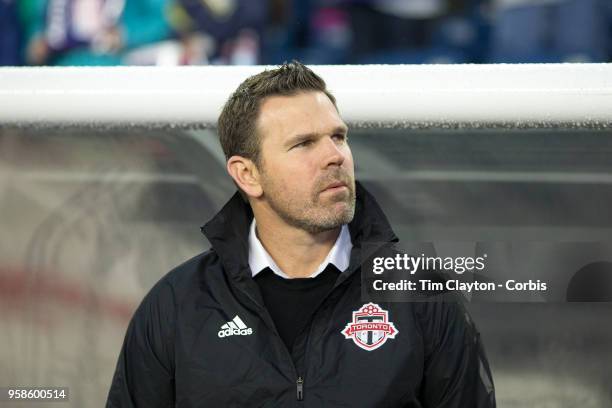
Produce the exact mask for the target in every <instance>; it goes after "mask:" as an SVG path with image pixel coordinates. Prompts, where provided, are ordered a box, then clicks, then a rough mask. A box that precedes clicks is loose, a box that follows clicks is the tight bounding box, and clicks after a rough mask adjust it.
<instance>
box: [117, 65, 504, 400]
mask: <svg viewBox="0 0 612 408" xmlns="http://www.w3.org/2000/svg"><path fill="white" fill-rule="evenodd" d="M218 131H219V136H220V140H221V144H222V146H223V149H224V152H225V155H226V157H227V170H228V172H229V174H230V176H231V177H232V179H233V181H234V182H235V183H236V185H237V187H238V188H239V190H240V192H239V193H236V194H235V195H234V197H232V199H231V200H230V201H229V202H228V203H227V204H226V205H225V207H224V208H223V209H222V210H221V211H220V212H219V213H218V214H217V215H216V216H215V217H214V218H213V219H212V220H211V221H209V222H208V223H207V224H206V225H205V226H204V227H203V232H204V234H206V236H207V237H208V239H209V240H210V242H211V244H212V249H211V250H209V251H207V252H205V253H203V254H201V255H198V256H197V257H195V258H193V259H191V260H189V261H187V262H186V263H184V264H183V265H181V266H179V267H178V268H176V269H175V270H173V271H171V272H170V273H169V274H168V275H166V276H165V277H164V278H163V279H162V280H161V281H160V282H159V283H157V284H156V285H155V287H154V288H153V289H152V290H151V292H150V293H149V294H148V295H147V296H146V297H145V299H144V300H143V302H142V304H141V305H140V307H139V308H138V310H137V311H136V313H135V315H134V317H133V319H132V322H131V323H130V326H129V328H128V331H127V334H126V338H125V342H124V345H123V349H122V351H121V355H120V357H119V362H118V364H117V370H116V372H115V376H114V379H113V383H112V386H111V389H110V392H109V397H108V403H107V406H109V407H133V406H138V407H166V406H174V405H176V406H178V407H209V406H210V407H213V406H214V407H226V406H268V407H272V406H274V407H277V406H278V407H288V406H310V407H320V406H349V407H375V406H376V407H395V406H398V407H399V406H401V407H414V408H416V407H457V408H459V407H461V408H471V407H494V406H495V401H494V391H493V385H492V382H491V379H490V374H489V369H488V365H487V362H486V359H485V358H484V354H483V353H482V348H481V347H480V342H479V337H478V333H477V331H476V330H475V329H474V327H473V326H472V324H471V323H470V322H469V321H468V320H467V315H466V314H465V312H464V311H463V309H462V308H461V307H460V305H458V304H457V303H441V302H420V303H392V302H387V303H383V302H380V303H379V304H374V303H369V302H364V301H362V299H361V268H360V259H361V256H360V250H361V248H363V247H364V246H365V245H369V246H372V245H373V246H376V245H380V246H381V247H382V246H383V245H384V244H388V243H393V242H396V241H397V237H396V236H395V234H394V233H393V231H392V230H391V227H390V226H389V223H388V221H387V219H386V217H385V216H384V214H383V213H382V211H381V209H380V207H379V206H378V204H377V203H376V201H375V200H374V198H373V197H372V196H371V195H370V194H369V193H368V192H367V191H366V190H365V189H364V188H363V187H362V186H361V185H360V184H359V183H355V180H354V167H353V157H352V154H351V150H350V148H349V145H348V140H347V126H346V125H345V123H344V122H343V121H342V119H341V118H340V116H339V113H338V110H337V108H336V104H335V99H334V97H333V96H332V95H331V94H330V93H329V92H328V91H327V89H326V87H325V83H324V81H323V80H322V79H321V78H320V77H318V76H317V75H316V74H314V73H313V72H312V71H311V70H309V69H308V68H306V67H305V66H303V65H301V64H300V63H297V62H294V63H291V64H286V65H283V66H281V67H280V68H278V69H275V70H271V71H265V72H262V73H260V74H258V75H255V76H253V77H250V78H248V79H247V80H246V81H244V82H243V83H242V84H241V85H240V86H239V87H238V89H237V90H236V91H235V92H234V93H233V94H232V96H231V97H230V99H229V100H228V101H227V103H226V104H225V107H224V108H223V111H222V113H221V115H220V118H219V123H218ZM374 327H375V328H376V329H373V328H374ZM363 328H368V330H361V329H363Z"/></svg>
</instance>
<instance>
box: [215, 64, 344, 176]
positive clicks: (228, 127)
mask: <svg viewBox="0 0 612 408" xmlns="http://www.w3.org/2000/svg"><path fill="white" fill-rule="evenodd" d="M307 91H320V92H323V93H325V95H327V97H328V98H329V99H330V100H331V101H332V103H333V104H334V106H336V98H334V96H333V95H332V94H331V93H330V92H329V91H328V90H327V87H326V85H325V81H324V80H323V78H321V77H320V76H318V75H317V74H315V73H314V72H312V70H310V69H309V68H308V67H306V66H305V65H303V64H302V63H300V62H298V61H293V62H291V63H285V64H283V65H281V66H280V67H278V68H276V69H273V70H265V71H263V72H260V73H259V74H256V75H253V76H251V77H249V78H247V79H246V80H244V82H242V83H241V84H240V85H239V86H238V88H237V89H236V90H235V91H234V93H232V95H231V96H230V97H229V99H228V100H227V102H226V103H225V105H224V106H223V110H222V111H221V115H219V120H218V122H217V131H218V133H219V140H220V141H221V147H222V148H223V152H224V153H225V158H226V160H227V159H229V158H230V157H232V156H234V155H238V156H242V157H246V158H247V159H250V160H252V161H253V162H254V163H255V165H257V166H259V165H260V163H261V162H260V160H261V157H260V146H261V135H259V134H258V132H257V119H258V117H259V107H260V105H261V102H262V101H263V100H264V99H265V98H266V97H268V96H277V95H282V96H292V95H295V94H297V93H300V92H307ZM336 109H337V107H336Z"/></svg>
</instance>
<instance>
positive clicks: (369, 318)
mask: <svg viewBox="0 0 612 408" xmlns="http://www.w3.org/2000/svg"><path fill="white" fill-rule="evenodd" d="M397 333H399V332H398V330H397V329H396V328H395V326H394V325H393V323H391V322H390V321H389V312H387V311H386V310H384V309H383V308H381V307H380V306H378V305H377V304H375V303H367V304H365V305H363V306H361V308H360V309H359V310H358V311H356V312H353V321H352V322H350V323H349V324H347V325H346V327H345V328H344V330H342V334H344V338H346V339H352V340H353V341H354V342H355V344H356V345H358V346H359V347H361V348H362V349H364V350H367V351H372V350H376V349H377V348H379V347H380V346H382V345H383V344H385V342H386V341H387V339H394V338H395V336H396V335H397Z"/></svg>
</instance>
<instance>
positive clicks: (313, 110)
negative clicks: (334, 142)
mask: <svg viewBox="0 0 612 408" xmlns="http://www.w3.org/2000/svg"><path fill="white" fill-rule="evenodd" d="M341 126H346V125H345V124H344V122H343V121H342V119H341V118H340V115H339V114H338V111H337V110H336V107H335V106H334V104H333V103H332V102H331V100H330V99H329V98H328V97H327V95H325V93H323V92H301V93H298V94H296V95H291V96H280V95H279V96H270V97H267V98H266V99H264V100H263V102H262V104H261V106H260V112H259V118H258V121H257V127H258V130H259V132H260V134H261V135H262V136H263V138H264V139H268V138H273V139H284V138H287V137H290V136H294V135H299V134H308V133H327V132H329V131H331V130H333V129H335V128H337V127H341Z"/></svg>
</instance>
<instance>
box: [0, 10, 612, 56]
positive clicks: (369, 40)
mask: <svg viewBox="0 0 612 408" xmlns="http://www.w3.org/2000/svg"><path fill="white" fill-rule="evenodd" d="M611 38H612V0H0V65H56V66H57V65H59V66H62V65H64V66H65V65H205V64H224V65H225V64H230V65H250V64H278V63H282V62H283V61H288V60H291V59H299V60H301V61H302V62H305V63H308V64H367V63H384V64H395V63H409V64H419V63H496V62H510V63H519V62H606V61H610V60H611V58H612V41H611Z"/></svg>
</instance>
